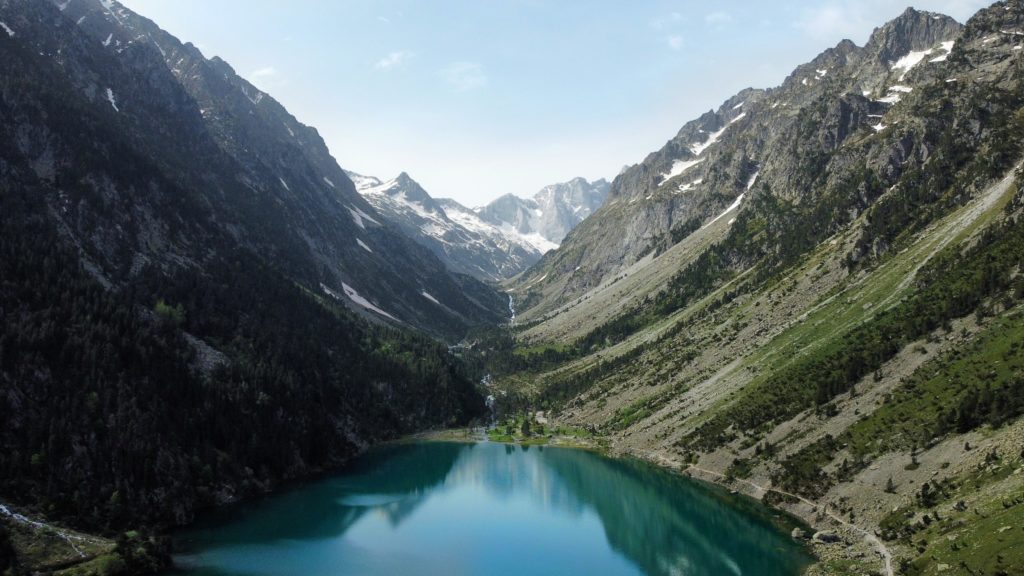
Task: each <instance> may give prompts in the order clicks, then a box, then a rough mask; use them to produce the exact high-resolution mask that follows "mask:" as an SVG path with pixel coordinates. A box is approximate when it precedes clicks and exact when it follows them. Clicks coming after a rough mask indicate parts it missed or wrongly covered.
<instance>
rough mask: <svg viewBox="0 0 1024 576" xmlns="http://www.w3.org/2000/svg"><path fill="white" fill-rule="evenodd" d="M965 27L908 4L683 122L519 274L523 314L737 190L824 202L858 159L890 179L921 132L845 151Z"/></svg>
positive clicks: (601, 274)
mask: <svg viewBox="0 0 1024 576" xmlns="http://www.w3.org/2000/svg"><path fill="white" fill-rule="evenodd" d="M961 31H962V26H961V25H960V24H959V23H957V22H955V21H954V20H952V19H951V18H949V17H946V16H942V15H939V14H932V13H927V12H919V11H915V10H913V9H908V10H907V11H906V12H905V13H903V14H902V15H901V16H900V17H899V18H897V19H896V20H894V21H892V22H890V23H888V24H886V25H885V26H883V27H881V28H878V29H876V30H875V31H874V33H873V34H872V36H871V38H870V39H869V41H868V42H867V44H866V45H865V46H864V47H858V46H856V45H854V44H853V43H852V42H850V41H848V40H845V41H843V42H840V43H839V44H838V45H837V46H835V47H834V48H830V49H828V50H826V51H825V52H823V53H822V54H820V55H819V56H818V57H816V58H815V59H814V60H812V61H811V62H808V63H807V64H804V65H802V66H799V67H798V68H797V69H796V70H794V72H793V73H792V74H791V75H790V76H789V77H787V78H786V80H785V81H784V82H783V83H782V85H781V86H778V87H776V88H771V89H768V90H760V89H748V90H744V91H742V92H740V93H738V94H736V95H735V96H733V97H731V98H729V99H728V100H726V101H725V102H724V103H723V104H722V105H721V106H720V107H719V108H718V109H717V110H714V111H709V112H707V113H705V114H703V115H702V116H700V117H699V118H697V119H694V120H692V121H690V122H688V123H686V124H685V125H684V126H683V127H682V128H681V129H680V130H679V132H678V133H677V134H676V136H675V137H674V138H672V139H671V140H669V141H668V142H667V143H666V144H665V146H664V147H662V148H661V149H660V150H658V151H656V152H653V153H651V154H650V155H648V156H647V157H646V158H645V159H644V160H643V161H642V162H640V163H639V164H636V165H633V166H631V167H628V168H627V169H625V170H624V171H623V172H622V173H621V174H620V175H619V176H618V177H616V179H615V181H614V182H613V183H612V186H611V191H610V194H609V199H608V201H607V202H606V203H605V205H604V206H603V207H602V208H601V209H600V210H598V211H597V212H596V213H595V214H594V215H593V216H592V217H590V218H588V219H587V220H586V221H585V222H583V224H582V225H580V226H579V227H578V228H577V229H576V230H574V231H573V232H572V233H571V234H570V235H569V236H568V237H567V238H566V240H565V242H564V243H563V244H562V246H561V247H560V249H559V250H558V251H555V252H553V253H551V254H548V255H546V257H545V258H544V259H543V261H542V262H541V263H540V264H539V265H538V266H536V267H535V268H534V269H533V270H532V271H530V272H529V273H527V274H525V275H524V276H523V277H522V279H521V281H520V283H519V284H518V286H519V287H520V289H521V287H523V286H527V285H530V287H531V288H530V291H531V292H532V293H533V295H532V296H529V297H526V296H524V301H526V302H529V303H530V304H531V305H535V306H538V308H537V309H536V310H535V311H534V312H530V311H527V314H526V317H533V315H542V314H545V313H549V312H551V311H552V310H554V309H556V308H557V307H558V306H561V305H564V304H566V303H568V302H570V301H572V300H573V299H575V298H578V297H580V296H582V295H583V294H585V293H586V292H587V291H588V290H591V289H593V288H595V287H597V286H599V285H601V284H602V283H606V282H608V281H610V280H612V279H614V278H615V277H616V276H618V275H620V274H622V273H623V272H625V271H626V270H627V269H629V268H630V267H631V266H633V265H634V264H635V263H636V262H638V261H639V260H640V259H641V258H643V257H644V256H649V255H651V254H653V253H658V252H660V251H663V250H665V249H666V248H668V247H670V246H672V245H674V244H675V243H677V242H678V241H679V240H680V239H682V238H683V237H685V235H686V232H687V231H688V230H689V229H690V228H693V227H698V228H699V227H700V226H702V225H704V224H706V223H708V222H709V221H711V220H712V219H713V218H715V217H716V216H718V215H719V214H721V213H723V212H724V211H726V210H727V209H728V208H730V206H732V204H733V203H735V202H737V201H738V200H740V197H741V195H743V196H742V198H743V199H742V200H741V201H740V203H739V204H738V205H737V207H736V208H737V209H738V210H739V211H743V210H744V209H746V207H747V206H749V205H751V204H752V202H754V201H755V199H756V198H757V197H758V196H759V195H761V194H763V193H764V191H765V190H771V191H773V194H774V195H776V196H778V197H780V198H785V199H786V200H787V201H793V202H800V203H802V204H804V205H807V204H809V203H816V202H821V201H822V199H824V198H828V197H830V196H832V195H834V194H836V193H838V189H839V188H841V187H842V186H843V185H844V184H843V182H844V181H845V179H846V178H848V177H849V176H850V171H851V170H852V169H853V164H852V163H854V162H859V161H861V160H864V161H866V162H868V163H870V164H872V165H873V166H874V167H879V168H881V170H880V173H881V175H882V176H883V177H884V179H885V181H886V182H888V184H889V185H891V184H892V183H893V182H895V181H896V180H897V179H898V177H899V175H900V171H901V170H902V169H903V167H902V164H901V163H902V162H904V161H905V160H906V156H907V155H908V153H909V152H910V149H911V148H912V147H914V146H915V145H920V143H921V139H922V137H923V134H922V133H920V132H916V133H915V132H912V131H910V130H907V131H906V134H905V138H903V139H901V140H893V141H889V142H886V143H884V144H880V145H878V146H874V147H872V149H871V150H867V151H864V152H863V154H862V156H861V157H859V158H856V159H852V158H847V157H846V155H845V154H843V153H842V151H841V150H840V148H841V147H843V146H844V144H846V143H848V142H850V141H851V137H854V140H857V141H859V140H861V139H862V138H863V137H865V136H866V135H870V134H871V133H872V131H873V130H872V128H871V127H872V126H882V125H883V122H882V119H883V118H886V119H892V121H895V118H896V116H897V115H899V114H900V112H899V107H896V106H895V105H896V104H897V102H898V101H899V100H900V99H903V98H907V97H908V94H910V93H911V92H912V91H913V90H915V88H920V87H922V86H924V85H925V84H928V83H931V82H932V81H933V80H935V78H936V74H943V73H944V72H945V68H944V65H942V64H941V61H944V60H945V59H946V58H948V56H949V52H950V50H951V49H952V47H953V43H954V41H955V40H956V38H958V37H959V35H960V34H961ZM933 60H936V62H933ZM885 124H888V122H886V123H885ZM901 128H909V126H907V125H906V123H904V124H903V126H902V127H901ZM828 162H832V165H831V166H830V169H829V170H828V171H827V172H823V171H822V170H821V168H822V167H824V166H825V165H826V164H827V163H828ZM871 194H875V193H873V192H872V193H871ZM862 196H863V197H862V198H860V199H859V200H858V201H856V202H851V203H850V204H849V205H848V206H844V208H843V209H842V211H841V212H842V213H836V214H829V215H828V217H829V218H830V219H833V218H834V219H835V222H834V224H835V225H839V224H843V223H848V222H849V221H851V220H852V219H853V218H855V217H856V216H857V214H859V213H861V212H863V211H864V210H865V209H867V208H868V207H869V205H870V204H871V202H872V201H873V200H874V199H875V198H874V197H869V193H868V192H867V191H864V192H863V194H862ZM734 216H735V214H733V215H732V217H734ZM730 218H731V217H730ZM828 225H831V224H828ZM542 276H545V277H546V278H545V280H544V281H543V282H537V283H535V282H536V280H537V279H538V278H540V277H542Z"/></svg>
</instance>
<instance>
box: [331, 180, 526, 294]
mask: <svg viewBox="0 0 1024 576" xmlns="http://www.w3.org/2000/svg"><path fill="white" fill-rule="evenodd" d="M348 175H349V177H350V178H351V179H352V181H353V182H355V184H356V188H357V189H358V190H359V191H360V192H361V193H362V194H363V197H364V198H366V200H367V201H369V203H370V204H371V205H372V206H373V207H374V209H376V210H377V212H378V213H380V214H381V215H382V216H383V219H384V220H385V221H387V222H390V223H392V224H394V225H395V226H396V227H397V228H398V229H400V230H401V231H402V232H403V233H405V234H406V235H407V236H408V237H409V238H412V239H413V240H415V241H417V242H419V243H420V244H422V245H423V246H425V247H427V248H428V249H430V251H431V252H433V253H434V254H435V255H436V256H437V257H438V258H440V259H441V261H442V262H444V263H445V264H446V265H447V266H448V268H449V269H451V270H454V271H456V272H459V273H462V274H469V275H471V276H474V277H476V278H480V279H482V280H490V281H499V280H503V279H505V278H510V277H512V276H515V275H516V274H518V273H520V272H522V271H523V270H525V269H527V268H528V267H529V266H530V265H531V264H533V263H535V262H536V261H537V260H538V259H540V256H541V254H542V253H541V252H540V250H538V249H537V248H536V247H535V246H534V245H533V244H530V243H528V242H525V241H523V240H522V239H521V238H520V237H519V236H517V235H514V234H509V235H507V234H503V233H502V231H501V230H499V229H497V228H495V227H494V226H491V225H490V224H487V223H486V222H483V221H482V220H480V218H479V217H478V216H477V215H476V214H475V213H474V212H473V211H472V210H469V209H468V208H465V207H463V206H461V205H459V204H458V203H457V202H455V201H454V200H444V199H441V200H435V199H434V198H432V197H431V196H430V194H428V193H427V191H426V190H424V189H423V187H422V186H420V185H419V183H417V182H416V181H415V180H413V179H412V178H410V177H409V175H408V174H406V173H405V172H402V173H401V174H399V175H398V177H397V178H395V179H393V180H389V181H387V182H381V180H380V179H378V178H375V177H372V176H362V175H360V174H356V173H354V172H348Z"/></svg>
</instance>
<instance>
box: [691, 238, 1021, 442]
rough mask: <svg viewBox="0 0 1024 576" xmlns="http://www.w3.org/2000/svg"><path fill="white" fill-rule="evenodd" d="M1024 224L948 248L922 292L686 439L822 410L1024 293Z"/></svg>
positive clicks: (923, 280) (757, 388)
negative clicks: (973, 316) (917, 349)
mask: <svg viewBox="0 0 1024 576" xmlns="http://www.w3.org/2000/svg"><path fill="white" fill-rule="evenodd" d="M1022 264H1024V222H1021V221H1013V220H1011V221H1008V222H1005V223H1002V224H999V225H995V226H993V227H991V228H989V229H987V230H986V231H985V232H984V233H983V234H982V235H981V236H980V238H979V239H978V241H977V243H976V244H975V245H973V246H972V247H971V248H970V249H968V250H966V251H965V252H960V251H959V246H953V247H950V248H947V249H946V250H945V251H943V252H942V253H940V254H939V255H937V256H936V257H935V258H934V259H933V260H932V261H930V262H929V263H928V264H927V265H926V266H925V267H924V268H922V270H921V271H920V272H919V273H918V276H917V284H918V290H917V292H916V293H915V294H914V295H913V296H911V297H910V298H909V299H907V300H905V301H903V302H901V303H900V304H898V305H897V306H896V307H894V308H892V309H890V310H887V311H885V312H882V313H880V314H879V315H878V316H876V317H874V318H873V319H871V320H869V321H867V322H866V323H864V324H861V325H860V326H858V327H856V328H854V329H853V330H851V331H850V332H849V333H847V334H846V335H844V336H843V337H842V338H836V339H835V340H836V341H835V342H834V343H833V344H832V345H830V346H828V347H825V348H822V349H819V350H818V351H816V352H814V353H812V354H810V355H809V356H807V357H806V358H803V359H800V360H798V361H796V362H794V363H793V364H791V365H789V366H788V367H786V368H784V369H782V370H779V371H777V372H775V373H773V374H772V375H770V376H769V377H768V378H766V379H765V380H762V381H760V382H758V383H756V384H754V385H752V387H750V388H749V389H748V391H747V392H746V395H745V396H744V397H743V398H741V399H740V400H738V401H737V402H735V403H734V404H733V405H731V406H730V407H729V408H727V409H726V410H724V411H722V412H720V413H718V414H717V415H716V416H715V417H714V418H712V419H711V420H709V421H708V422H706V423H705V424H703V425H702V426H701V427H700V428H699V429H698V430H697V431H695V433H694V434H692V435H691V436H690V437H688V438H687V439H685V440H684V443H683V444H684V445H685V446H687V447H695V448H703V449H709V448H713V447H715V446H718V445H720V444H722V443H723V442H726V441H728V440H729V438H730V436H731V435H733V434H735V432H733V433H730V434H727V433H726V430H728V429H730V427H732V429H735V430H744V431H747V432H748V433H752V434H756V433H757V432H758V431H760V430H763V429H765V428H766V427H767V426H769V425H771V424H773V423H778V422H783V421H785V420H788V419H789V418H791V417H793V416H794V415H796V414H797V413H799V412H800V411H802V410H805V409H807V408H811V407H813V406H815V405H818V406H821V405H823V404H825V403H827V402H829V401H830V400H831V399H832V398H834V397H835V396H837V395H838V394H841V393H844V392H848V391H849V390H850V389H851V388H852V387H853V386H854V385H855V384H856V383H857V382H858V381H859V380H860V379H861V378H863V377H864V376H866V375H868V374H871V373H872V372H874V371H875V370H877V369H878V368H879V367H880V366H881V365H882V364H883V363H884V362H886V361H887V360H889V359H890V358H892V357H893V356H894V355H895V354H896V353H897V352H898V351H899V350H901V349H902V348H903V347H904V346H905V345H906V344H907V343H909V342H911V341H913V340H915V339H917V338H920V337H922V336H924V335H926V334H928V333H930V332H931V331H933V330H935V329H937V328H940V327H943V326H948V324H949V322H950V321H951V320H952V319H954V318H959V317H962V316H965V315H967V314H970V313H971V312H974V311H975V310H976V309H977V308H978V307H979V306H981V305H982V304H983V302H985V300H986V299H989V298H992V297H996V296H1000V295H1004V294H1005V295H1007V296H1010V297H1012V298H1015V299H1018V300H1019V299H1020V298H1021V297H1022V296H1024V277H1022V276H1019V275H1016V276H1015V275H1014V273H1015V272H1014V271H1016V270H1019V269H1020V267H1021V265H1022Z"/></svg>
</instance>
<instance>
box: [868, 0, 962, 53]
mask: <svg viewBox="0 0 1024 576" xmlns="http://www.w3.org/2000/svg"><path fill="white" fill-rule="evenodd" d="M962 29H963V25H962V24H960V23H959V22H957V21H956V20H954V19H953V18H950V17H949V16H946V15H944V14H938V13H935V12H924V11H920V10H915V9H914V8H907V9H906V10H905V11H903V13H902V14H900V15H899V16H898V17H896V18H894V19H893V20H890V21H889V22H887V23H885V24H884V25H882V26H880V27H878V28H875V30H874V31H873V32H872V33H871V37H870V38H869V39H868V42H867V44H866V45H865V50H866V52H867V53H868V54H873V55H875V56H876V57H877V58H878V59H879V61H881V62H892V61H896V60H898V59H899V58H901V57H903V56H905V55H907V54H908V53H910V52H917V51H921V50H928V49H929V48H932V47H933V46H935V45H936V44H938V43H940V42H945V41H949V40H953V39H955V38H956V37H957V36H959V35H960V32H961V31H962Z"/></svg>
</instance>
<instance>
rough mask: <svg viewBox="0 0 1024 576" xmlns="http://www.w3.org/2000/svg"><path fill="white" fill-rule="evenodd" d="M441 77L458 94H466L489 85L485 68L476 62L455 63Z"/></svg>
mask: <svg viewBox="0 0 1024 576" xmlns="http://www.w3.org/2000/svg"><path fill="white" fill-rule="evenodd" d="M441 76H442V77H443V78H444V79H445V81H446V82H448V84H449V85H451V86H452V87H453V88H455V90H456V91H458V92H466V91H469V90H475V89H477V88H480V87H481V86H483V85H484V84H487V75H486V74H484V67H483V66H482V65H480V64H478V63H476V62H453V63H451V64H449V65H448V66H446V67H445V68H443V69H442V70H441Z"/></svg>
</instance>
